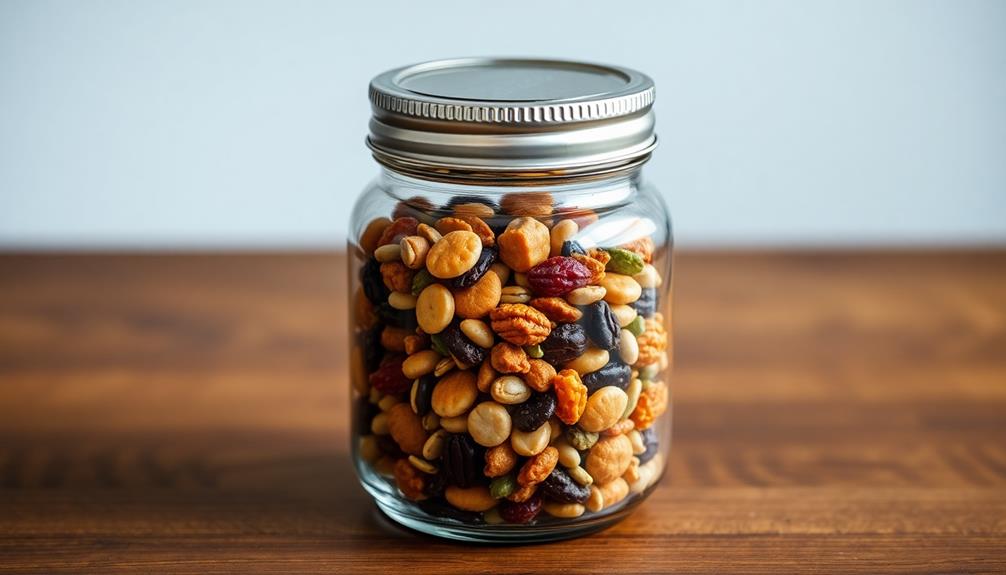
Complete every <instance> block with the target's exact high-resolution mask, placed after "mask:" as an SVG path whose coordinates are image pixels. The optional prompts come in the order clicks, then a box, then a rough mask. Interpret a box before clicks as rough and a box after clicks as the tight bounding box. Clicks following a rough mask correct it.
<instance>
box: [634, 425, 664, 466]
mask: <svg viewBox="0 0 1006 575" xmlns="http://www.w3.org/2000/svg"><path fill="white" fill-rule="evenodd" d="M639 433H640V435H642V436H643V445H645V446H646V451H644V452H642V453H640V454H639V455H638V456H637V457H639V463H646V462H647V461H649V460H651V459H653V456H654V455H656V454H657V449H658V448H659V446H660V441H659V440H658V439H657V432H656V431H654V430H653V428H652V427H647V428H646V429H644V430H642V431H640V432H639Z"/></svg>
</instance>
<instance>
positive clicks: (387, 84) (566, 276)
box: [349, 59, 672, 542]
mask: <svg viewBox="0 0 1006 575" xmlns="http://www.w3.org/2000/svg"><path fill="white" fill-rule="evenodd" d="M653 96H654V88H653V83H652V81H651V80H650V79H649V78H648V77H647V76H645V75H643V74H640V73H638V72H635V71H633V70H628V69H625V68H619V67H612V66H600V65H593V64H585V63H577V62H560V61H545V60H516V59H458V60H443V61H436V62H429V63H425V64H419V65H415V66H410V67H405V68H400V69H396V70H392V71H389V72H386V73H384V74H381V75H379V76H377V77H376V78H375V79H374V80H373V81H372V82H371V85H370V98H371V103H372V108H373V118H372V120H371V123H370V136H369V138H368V140H367V143H368V145H369V147H370V148H371V150H372V151H373V154H374V158H375V159H376V160H377V161H378V162H379V163H380V164H381V166H382V169H381V173H380V175H379V176H378V177H377V178H376V180H374V182H373V183H371V184H370V186H369V187H368V188H367V189H366V190H365V191H364V192H363V194H362V195H361V196H360V198H359V200H358V201H357V202H356V205H355V208H354V210H353V216H352V223H351V238H350V241H349V251H350V263H349V266H350V269H349V278H350V288H351V289H350V294H351V295H350V298H351V301H350V307H351V310H352V313H351V322H350V330H351V341H352V349H351V355H350V357H351V372H352V374H351V378H352V391H351V393H352V406H353V407H352V409H353V433H352V442H353V455H354V462H355V464H356V468H357V472H358V473H359V476H360V479H361V482H362V483H363V486H364V487H365V488H366V490H367V491H368V492H369V493H370V494H371V495H372V496H373V497H374V499H375V500H376V502H377V504H378V506H379V507H380V508H381V509H382V510H383V511H384V512H385V513H386V514H387V515H388V516H390V517H391V518H392V519H394V520H396V521H398V522H399V523H401V524H403V525H406V526H408V527H411V528H414V529H417V530H419V531H423V532H426V533H431V534H434V535H438V536H442V537H449V538H454V539H462V540H468V541H480V542H527V541H546V540H553V539H562V538H567V537H572V536H576V535H581V534H584V533H588V532H591V531H595V530H597V529H601V528H603V527H605V526H608V525H610V524H612V523H614V522H615V521H617V520H619V519H621V518H622V517H624V516H625V515H626V514H627V513H628V512H629V511H630V510H631V509H632V508H633V507H634V506H636V505H638V504H640V503H641V502H642V501H643V500H644V499H645V498H646V497H647V495H648V494H649V493H650V492H651V491H652V489H653V488H654V487H655V485H656V484H657V483H658V481H659V480H660V478H661V477H662V475H663V473H664V468H665V464H666V461H667V457H668V450H669V444H670V415H669V413H670V412H669V409H668V408H669V404H670V390H669V367H670V355H671V337H670V334H671V325H670V323H671V255H672V254H671V252H672V240H671V231H670V219H669V217H668V213H667V209H666V207H665V205H664V203H663V201H662V199H661V197H660V195H659V193H657V192H656V190H654V189H653V188H652V187H651V186H650V185H648V184H647V183H646V182H645V181H644V180H643V179H642V176H641V168H642V166H643V164H644V163H645V162H646V161H647V160H648V159H649V157H650V154H651V152H652V151H653V149H654V147H655V145H656V137H655V135H654V132H653V125H654V116H653V111H652V104H653Z"/></svg>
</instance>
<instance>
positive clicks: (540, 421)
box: [510, 393, 555, 431]
mask: <svg viewBox="0 0 1006 575" xmlns="http://www.w3.org/2000/svg"><path fill="white" fill-rule="evenodd" d="M554 413H555V396H554V395H552V394H551V393H536V394H534V395H532V396H531V398H530V399H528V400H527V401H525V402H524V403H522V404H520V405H519V406H517V409H515V410H514V412H513V413H512V414H510V417H511V419H512V420H513V425H514V427H516V428H517V429H519V430H521V431H534V430H535V429H538V428H539V427H541V426H542V425H544V424H545V422H546V421H548V419H549V418H550V417H552V415H553V414H554Z"/></svg>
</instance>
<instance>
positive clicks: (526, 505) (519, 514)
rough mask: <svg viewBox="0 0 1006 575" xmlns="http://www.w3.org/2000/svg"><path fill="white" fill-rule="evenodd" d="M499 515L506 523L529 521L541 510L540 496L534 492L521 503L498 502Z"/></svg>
mask: <svg viewBox="0 0 1006 575" xmlns="http://www.w3.org/2000/svg"><path fill="white" fill-rule="evenodd" d="M499 510H500V517H502V518H503V520H504V521H506V522H507V523H530V522H531V521H534V518H535V517H538V513H540V512H541V497H540V496H539V495H538V494H537V493H536V494H534V495H532V496H531V498H530V499H528V500H527V501H525V502H523V503H514V502H513V501H504V502H502V503H500V507H499Z"/></svg>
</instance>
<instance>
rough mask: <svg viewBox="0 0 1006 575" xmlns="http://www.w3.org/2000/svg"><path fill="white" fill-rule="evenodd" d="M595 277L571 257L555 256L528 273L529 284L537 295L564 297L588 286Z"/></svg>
mask: <svg viewBox="0 0 1006 575" xmlns="http://www.w3.org/2000/svg"><path fill="white" fill-rule="evenodd" d="M592 276H593V274H592V273H591V271H590V270H589V269H587V266H585V265H583V264H582V263H580V262H578V261H576V260H575V259H573V258H570V257H564V256H555V257H554V258H548V259H547V260H545V261H543V262H541V263H540V264H538V265H536V266H534V267H533V268H531V269H530V270H528V272H527V282H528V284H530V286H531V289H532V290H533V291H534V293H535V294H536V295H542V296H562V295H566V294H567V293H569V292H571V291H573V290H575V289H576V288H581V287H583V286H585V285H587V282H589V281H590V278H591V277H592Z"/></svg>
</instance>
